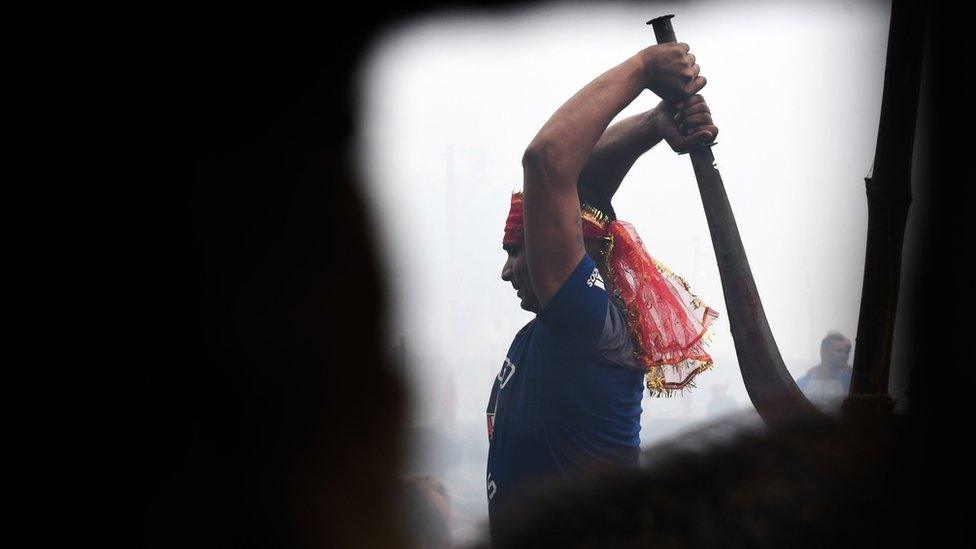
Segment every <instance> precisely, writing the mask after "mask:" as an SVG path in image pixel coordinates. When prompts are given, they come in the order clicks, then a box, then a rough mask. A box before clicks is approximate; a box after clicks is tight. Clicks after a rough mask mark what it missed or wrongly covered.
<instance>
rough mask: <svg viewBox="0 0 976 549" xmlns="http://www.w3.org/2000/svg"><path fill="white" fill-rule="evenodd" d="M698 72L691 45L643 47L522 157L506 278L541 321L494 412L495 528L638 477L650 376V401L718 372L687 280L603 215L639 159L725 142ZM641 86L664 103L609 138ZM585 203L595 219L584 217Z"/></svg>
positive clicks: (494, 397) (530, 328)
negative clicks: (598, 482)
mask: <svg viewBox="0 0 976 549" xmlns="http://www.w3.org/2000/svg"><path fill="white" fill-rule="evenodd" d="M699 70H700V69H699V67H698V65H697V64H696V63H695V57H694V55H691V54H690V53H689V48H688V46H687V45H686V44H662V45H657V46H652V47H650V48H647V49H645V50H643V51H641V52H639V53H637V54H636V55H634V56H633V57H631V58H630V59H628V60H626V61H624V62H623V63H621V64H620V65H618V66H616V67H614V68H612V69H610V70H609V71H607V72H605V73H604V74H602V75H601V76H599V77H597V78H596V79H595V80H593V81H592V82H591V83H589V84H588V85H587V86H585V87H584V88H583V89H582V90H580V91H579V92H578V93H577V94H576V95H575V96H573V97H572V98H571V99H570V100H569V101H567V102H566V103H565V104H564V105H563V106H562V107H561V108H560V109H559V110H558V111H557V112H556V113H555V115H553V116H552V118H550V119H549V121H548V122H547V123H546V124H545V125H544V126H543V128H542V129H541V130H540V131H539V133H538V135H537V136H536V137H535V139H534V140H533V141H532V143H531V144H530V145H529V147H528V149H527V150H526V152H525V155H524V157H523V161H522V163H523V168H524V192H523V193H521V194H516V195H515V196H513V199H512V210H511V212H510V215H509V219H508V221H507V223H506V230H505V240H504V246H503V247H504V249H505V250H506V252H507V253H508V259H507V261H506V263H505V266H504V268H503V269H502V279H503V280H505V281H507V282H511V283H512V286H513V287H514V288H515V290H516V294H517V296H518V297H519V299H520V300H521V306H522V308H523V309H526V310H529V311H532V312H534V313H536V314H537V316H536V318H535V319H534V320H532V321H531V322H529V323H528V324H527V325H526V326H525V327H524V328H523V329H522V330H521V331H520V332H519V333H518V335H516V337H515V340H514V341H513V342H512V345H511V347H510V348H509V351H508V353H507V355H506V358H505V360H504V363H503V365H502V368H501V371H500V372H499V375H498V377H497V379H496V380H495V382H494V386H493V388H492V393H491V397H490V400H489V405H488V434H489V439H490V447H489V456H488V471H487V479H486V483H487V495H488V500H489V516H490V518H491V521H492V528H495V526H496V521H497V520H498V516H499V513H500V512H501V511H503V510H504V508H505V506H506V505H510V504H511V503H514V502H516V501H517V500H518V499H519V494H520V493H525V490H526V489H527V487H531V486H532V485H533V484H536V485H538V483H539V482H543V481H544V480H545V479H552V478H556V477H563V478H570V479H572V478H577V477H579V476H581V475H583V474H585V473H586V472H587V471H588V470H592V469H593V468H595V467H596V466H597V465H610V466H616V467H619V466H636V464H637V457H638V453H639V445H640V438H639V432H640V413H641V406H640V402H641V398H642V393H643V383H642V380H643V379H644V376H645V374H648V372H650V371H654V372H655V373H656V375H655V377H653V379H651V378H648V387H649V389H651V390H652V391H654V390H657V391H660V392H662V393H667V392H669V391H670V390H672V389H680V388H682V387H684V386H685V385H686V384H688V383H690V380H691V379H692V378H693V377H694V376H695V375H696V374H697V373H698V372H700V371H702V370H704V369H706V368H708V367H709V366H710V365H711V359H710V357H708V356H707V354H705V353H704V352H703V351H702V349H701V345H702V341H701V339H702V336H703V335H704V332H705V329H706V328H707V326H708V324H709V323H710V322H711V320H712V319H713V318H714V316H715V315H716V313H714V311H712V310H711V309H709V308H707V307H705V306H704V305H703V304H702V303H701V301H700V300H699V299H698V298H697V297H696V296H694V295H693V294H691V293H690V290H689V288H688V287H687V284H685V283H684V281H683V280H681V279H680V278H677V277H674V276H673V274H672V273H669V272H668V271H666V270H664V269H661V271H660V272H658V270H655V269H654V267H655V266H656V265H657V264H656V263H654V264H652V263H651V262H652V261H653V260H651V259H650V258H649V256H647V254H646V251H644V250H643V246H642V245H641V243H640V240H639V238H637V237H636V234H634V233H632V230H631V229H632V228H631V227H630V226H629V225H627V224H625V223H622V222H617V221H615V220H613V217H614V216H613V210H612V208H611V207H610V206H609V201H610V197H611V196H612V195H613V193H614V192H615V191H616V189H617V187H618V186H619V184H620V181H621V180H622V179H623V176H624V175H625V174H626V173H627V171H628V170H629V169H630V167H631V165H633V163H634V161H635V160H636V159H637V158H638V157H639V156H640V155H641V154H642V153H643V152H645V151H647V150H648V149H649V148H651V147H652V146H654V145H655V144H656V143H658V142H659V141H661V139H662V138H664V139H667V140H668V142H669V144H670V145H671V146H672V148H674V149H675V150H687V149H689V148H691V147H692V146H694V145H697V144H698V143H700V142H707V141H710V140H713V139H714V138H715V136H716V135H717V133H718V129H717V128H716V127H715V126H714V125H713V124H712V120H711V116H710V114H709V111H708V107H707V106H706V105H705V103H704V100H703V99H702V98H701V97H700V96H697V95H695V94H696V93H697V92H698V91H699V90H700V89H701V88H702V87H703V86H704V85H705V79H704V78H703V77H701V76H699ZM645 88H646V89H650V90H652V91H653V92H654V93H656V94H657V95H659V96H660V97H662V98H663V99H664V100H665V102H663V103H662V104H661V105H659V106H658V107H657V108H655V109H654V110H652V111H649V112H647V113H643V114H641V115H637V116H634V117H631V118H628V119H626V120H624V121H622V122H620V123H619V124H616V125H614V126H613V127H612V128H610V129H607V125H608V124H609V123H610V121H611V120H612V119H613V117H614V116H616V115H617V114H618V113H619V112H620V111H621V110H622V109H623V108H624V107H626V106H627V105H628V104H630V103H631V102H632V101H633V100H634V99H635V98H636V97H637V96H638V95H639V94H640V93H641V92H642V91H643V90H644V89H645ZM669 105H674V107H671V106H669ZM578 183H579V185H580V191H579V194H578V192H577V184H578ZM580 195H583V196H585V197H586V198H587V200H589V201H590V202H593V203H594V204H597V205H598V207H593V204H590V205H584V206H583V207H582V209H581V205H580ZM599 208H603V209H604V210H606V211H605V212H601V211H599ZM611 248H612V249H611ZM621 250H623V252H622V251H621ZM624 252H628V253H624ZM593 258H597V259H598V260H600V261H601V264H600V265H599V266H598V265H597V263H596V262H595V261H594V259H593ZM648 266H650V267H651V268H650V269H648V268H647V267H648ZM658 268H660V267H658ZM601 271H602V272H601ZM611 271H612V272H611ZM624 271H626V272H624ZM638 275H640V276H638ZM628 277H629V278H628ZM677 281H680V284H678V282H677ZM668 283H670V284H673V285H674V286H673V287H672V286H667V284H668ZM608 292H609V293H610V295H612V296H614V297H613V298H611V297H610V295H608ZM618 298H619V299H618ZM648 299H650V300H651V301H650V302H648V301H647V300H648ZM681 299H686V302H679V301H680V300H681ZM685 307H687V308H688V311H690V310H692V309H694V310H695V313H694V314H689V312H688V311H686V310H685V309H684V308H685ZM652 310H653V312H651V311H652ZM658 313H659V314H658ZM664 321H666V322H664ZM665 370H667V372H669V373H675V372H676V373H677V375H678V378H676V380H668V379H666V377H667V376H666V375H665ZM648 375H649V374H648Z"/></svg>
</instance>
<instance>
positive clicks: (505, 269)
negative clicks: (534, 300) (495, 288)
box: [502, 261, 512, 282]
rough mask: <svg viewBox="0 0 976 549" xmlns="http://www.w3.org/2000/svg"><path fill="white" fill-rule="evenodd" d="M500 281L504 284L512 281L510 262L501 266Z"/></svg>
mask: <svg viewBox="0 0 976 549" xmlns="http://www.w3.org/2000/svg"><path fill="white" fill-rule="evenodd" d="M502 280H504V281H505V282H510V281H511V280H512V262H511V261H506V262H505V264H504V265H502Z"/></svg>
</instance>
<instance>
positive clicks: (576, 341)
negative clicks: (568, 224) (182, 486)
mask: <svg viewBox="0 0 976 549" xmlns="http://www.w3.org/2000/svg"><path fill="white" fill-rule="evenodd" d="M607 302H608V297H607V292H606V290H605V289H604V286H603V279H602V278H600V271H599V270H598V269H597V268H596V263H594V262H593V259H591V258H590V256H588V255H585V254H584V255H583V259H581V260H580V262H579V264H578V265H577V266H576V268H575V269H574V270H573V272H572V273H571V274H570V275H569V278H567V279H566V282H564V283H563V285H562V287H561V288H559V291H557V292H556V295H554V296H553V297H552V299H551V300H549V303H547V304H546V306H545V308H544V309H543V310H542V312H541V313H539V322H541V323H542V325H543V326H545V328H546V329H547V330H548V331H549V332H550V333H551V334H553V335H554V336H556V337H558V338H560V340H561V341H563V342H565V345H566V346H568V347H572V348H574V349H582V348H594V349H595V348H596V346H597V344H598V342H599V340H600V336H601V335H602V333H603V329H604V325H605V322H606V317H607Z"/></svg>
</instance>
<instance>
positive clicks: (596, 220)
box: [502, 192, 610, 246]
mask: <svg viewBox="0 0 976 549" xmlns="http://www.w3.org/2000/svg"><path fill="white" fill-rule="evenodd" d="M580 212H581V217H582V219H583V238H584V239H585V240H596V239H599V238H605V237H606V236H607V226H608V224H609V222H610V218H608V217H607V216H606V214H604V213H603V212H601V211H600V210H598V209H596V208H594V207H593V206H590V205H589V204H580ZM524 239H525V208H524V206H523V203H522V193H521V192H516V193H512V206H511V208H510V209H509V210H508V219H506V220H505V236H504V237H502V245H503V246H515V245H521V244H522V243H523V240H524Z"/></svg>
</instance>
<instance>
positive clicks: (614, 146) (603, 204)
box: [577, 108, 663, 215]
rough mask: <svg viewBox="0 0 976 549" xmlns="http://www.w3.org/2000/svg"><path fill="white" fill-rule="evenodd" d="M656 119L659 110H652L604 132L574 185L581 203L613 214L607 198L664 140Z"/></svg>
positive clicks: (621, 122) (611, 196) (623, 121)
mask: <svg viewBox="0 0 976 549" xmlns="http://www.w3.org/2000/svg"><path fill="white" fill-rule="evenodd" d="M657 116H660V112H659V109H658V108H654V109H652V110H650V111H647V112H643V113H640V114H637V115H634V116H631V117H628V118H625V119H624V120H621V121H620V122H617V123H616V124H614V125H612V126H610V127H609V128H607V130H606V131H605V132H603V136H602V137H600V140H599V141H598V142H597V144H596V146H595V147H594V148H593V151H592V152H591V153H590V156H589V158H587V160H586V164H585V165H584V166H583V169H582V171H581V172H580V176H579V181H578V184H577V185H578V190H579V194H580V199H581V200H583V201H584V202H587V203H589V204H591V205H593V206H596V207H597V208H600V209H601V210H603V211H604V212H605V213H608V214H611V215H612V213H613V208H612V207H611V206H610V199H611V198H613V195H614V194H615V193H616V192H617V189H618V188H619V187H620V183H621V182H622V181H623V179H624V177H625V176H626V175H627V172H629V171H630V168H631V167H633V165H634V162H636V161H637V159H638V158H640V156H641V155H642V154H644V153H645V152H647V151H648V150H650V149H651V148H652V147H654V145H657V144H658V143H659V142H660V141H661V139H662V138H663V137H662V136H661V133H660V131H659V130H658V129H657V124H656V123H655V117H657Z"/></svg>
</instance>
